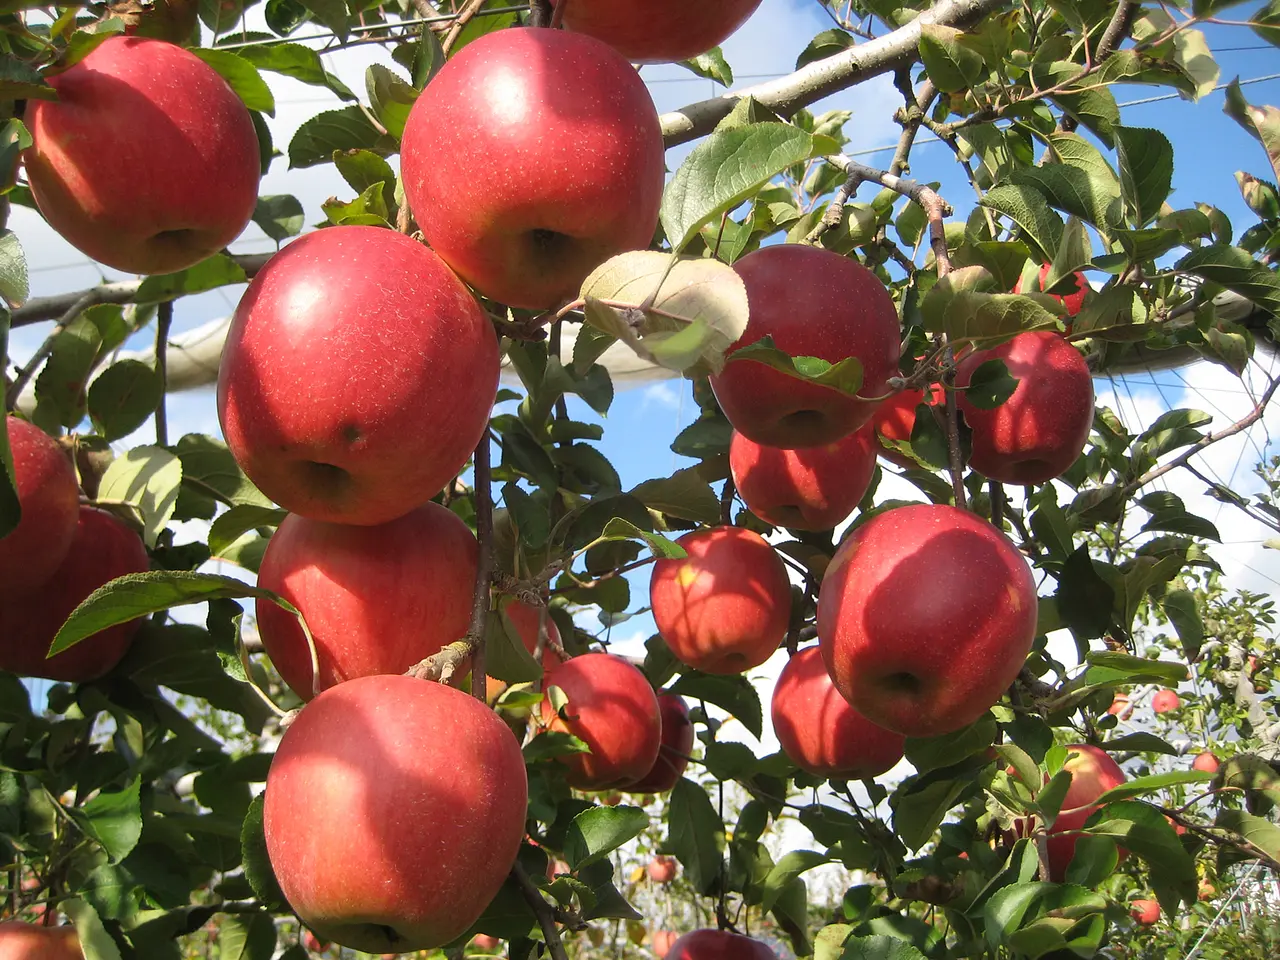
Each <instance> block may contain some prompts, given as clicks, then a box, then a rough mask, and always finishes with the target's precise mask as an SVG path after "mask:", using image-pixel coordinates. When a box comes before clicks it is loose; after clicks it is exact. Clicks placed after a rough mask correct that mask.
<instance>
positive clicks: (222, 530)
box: [208, 504, 288, 557]
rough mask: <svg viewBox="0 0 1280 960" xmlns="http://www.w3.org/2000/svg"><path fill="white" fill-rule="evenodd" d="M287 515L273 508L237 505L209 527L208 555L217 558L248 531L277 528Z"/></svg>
mask: <svg viewBox="0 0 1280 960" xmlns="http://www.w3.org/2000/svg"><path fill="white" fill-rule="evenodd" d="M286 516H288V514H287V513H286V512H285V511H283V510H278V509H276V508H275V507H259V506H256V505H250V504H237V505H236V506H234V507H232V508H231V509H230V510H228V511H227V512H226V513H224V514H221V515H220V516H219V517H218V518H217V519H216V520H214V521H213V524H212V526H210V527H209V538H208V543H209V553H211V554H212V555H213V556H215V557H216V556H219V555H220V554H222V553H223V552H224V551H225V550H226V549H227V548H228V547H230V546H231V545H232V544H233V543H235V542H236V541H237V540H239V539H240V538H241V537H242V536H244V535H245V534H246V533H248V532H249V531H250V530H256V529H258V528H259V527H278V526H280V524H281V523H282V522H283V521H284V518H285V517H286Z"/></svg>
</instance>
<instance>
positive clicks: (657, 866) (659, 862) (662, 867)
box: [645, 857, 676, 883]
mask: <svg viewBox="0 0 1280 960" xmlns="http://www.w3.org/2000/svg"><path fill="white" fill-rule="evenodd" d="M645 872H646V873H648V874H649V879H650V880H652V881H653V882H654V883H670V882H671V881H672V880H674V879H675V878H676V858H675V857H654V858H653V859H652V860H650V861H649V865H648V866H647V867H646V868H645Z"/></svg>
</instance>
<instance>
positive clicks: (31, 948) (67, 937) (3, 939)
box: [0, 920, 84, 960]
mask: <svg viewBox="0 0 1280 960" xmlns="http://www.w3.org/2000/svg"><path fill="white" fill-rule="evenodd" d="M0 960H84V951H83V950H81V949H80V938H79V937H77V936H76V928H75V927H71V926H66V927H43V926H39V925H38V924H34V923H23V922H21V921H20V920H8V921H5V922H4V923H0Z"/></svg>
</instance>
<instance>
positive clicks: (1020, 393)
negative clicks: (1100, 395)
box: [956, 330, 1093, 484]
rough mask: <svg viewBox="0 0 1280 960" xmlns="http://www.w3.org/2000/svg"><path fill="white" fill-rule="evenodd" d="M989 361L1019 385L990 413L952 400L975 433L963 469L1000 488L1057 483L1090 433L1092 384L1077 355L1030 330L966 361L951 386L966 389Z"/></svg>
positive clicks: (963, 399)
mask: <svg viewBox="0 0 1280 960" xmlns="http://www.w3.org/2000/svg"><path fill="white" fill-rule="evenodd" d="M988 360H1003V361H1004V363H1005V366H1006V367H1008V369H1009V375H1010V376H1012V377H1015V378H1017V379H1018V381H1019V382H1018V386H1017V387H1016V388H1015V389H1014V391H1013V394H1012V395H1011V396H1010V397H1009V398H1008V399H1007V400H1005V402H1004V403H1002V404H1001V405H1000V406H998V407H995V408H994V409H991V410H982V409H979V408H978V407H975V406H974V405H973V404H972V403H970V402H969V399H968V397H967V396H966V395H965V394H964V393H963V392H960V393H958V394H957V402H958V404H959V406H960V410H961V412H962V413H964V418H965V422H966V423H968V424H969V426H970V427H971V428H972V430H973V453H972V454H971V455H970V457H969V465H970V466H972V467H973V469H975V470H977V471H979V472H980V473H983V474H985V475H986V476H988V477H990V478H991V479H992V480H999V481H1000V482H1002V483H1016V484H1031V483H1044V482H1045V481H1047V480H1052V479H1053V478H1054V477H1057V476H1060V475H1061V474H1062V473H1064V472H1065V471H1066V470H1067V469H1068V468H1069V467H1070V466H1071V465H1072V464H1073V463H1075V462H1076V458H1077V457H1079V456H1080V452H1081V451H1082V450H1083V449H1084V445H1085V442H1086V441H1087V440H1088V439H1089V430H1090V428H1091V427H1092V426H1093V376H1092V374H1090V372H1089V367H1088V365H1087V364H1086V363H1085V362H1084V358H1083V357H1082V356H1080V351H1078V350H1077V349H1076V348H1075V347H1073V346H1072V345H1071V344H1070V343H1068V342H1067V341H1066V340H1064V339H1063V338H1062V337H1061V336H1059V335H1058V334H1056V333H1052V332H1049V331H1046V330H1030V331H1027V332H1026V333H1020V334H1018V335H1017V336H1016V337H1014V338H1013V339H1012V340H1009V341H1007V342H1005V343H1003V344H1001V345H1000V346H998V347H994V348H993V349H991V350H979V351H976V352H974V353H970V354H968V355H967V356H966V357H964V359H962V360H961V361H960V363H959V365H958V366H957V367H956V386H957V387H960V388H963V387H967V386H968V385H969V383H970V380H971V378H972V377H973V374H974V371H976V370H977V369H978V367H979V366H981V365H982V364H983V363H985V362H987V361H988Z"/></svg>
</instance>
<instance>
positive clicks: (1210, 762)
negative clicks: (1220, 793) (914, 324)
mask: <svg viewBox="0 0 1280 960" xmlns="http://www.w3.org/2000/svg"><path fill="white" fill-rule="evenodd" d="M1221 766H1222V764H1221V763H1219V762H1218V758H1217V757H1216V756H1214V755H1213V754H1212V753H1208V752H1205V753H1201V754H1197V755H1196V758H1195V759H1194V760H1192V761H1191V769H1192V770H1203V771H1205V772H1206V773H1217V772H1218V768H1219V767H1221Z"/></svg>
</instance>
